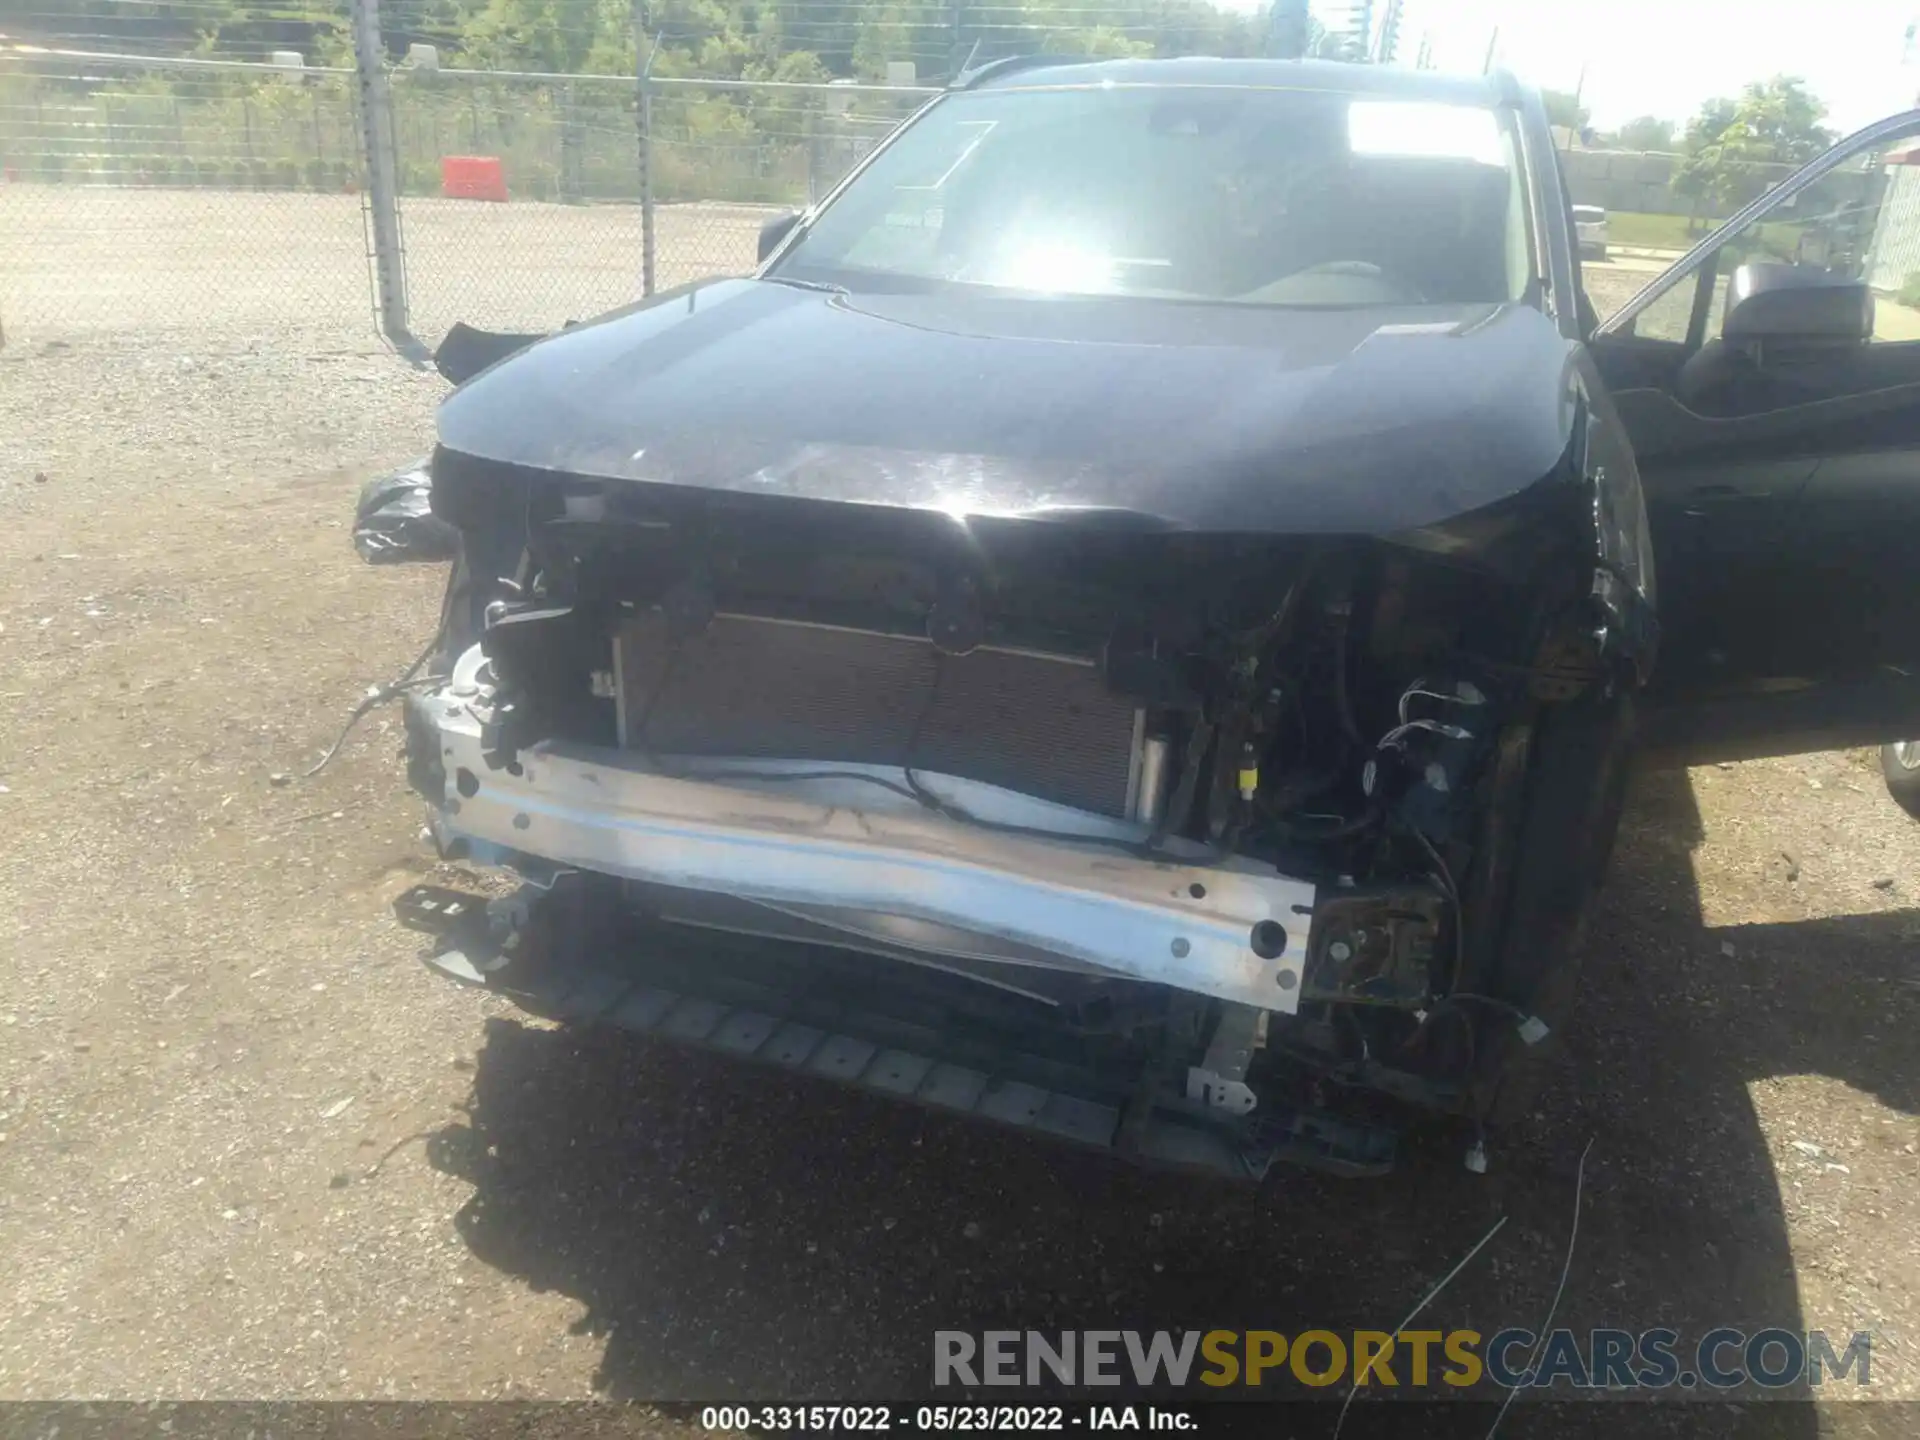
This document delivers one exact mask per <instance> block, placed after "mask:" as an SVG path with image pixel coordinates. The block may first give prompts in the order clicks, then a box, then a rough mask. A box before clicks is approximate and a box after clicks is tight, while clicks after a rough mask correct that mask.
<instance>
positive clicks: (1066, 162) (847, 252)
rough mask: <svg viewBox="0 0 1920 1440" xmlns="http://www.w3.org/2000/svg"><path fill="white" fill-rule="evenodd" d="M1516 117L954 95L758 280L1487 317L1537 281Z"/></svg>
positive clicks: (1450, 108) (1279, 93)
mask: <svg viewBox="0 0 1920 1440" xmlns="http://www.w3.org/2000/svg"><path fill="white" fill-rule="evenodd" d="M1516 151H1517V147H1516V145H1515V143H1514V139H1513V132H1512V127H1511V124H1510V123H1509V117H1508V116H1507V115H1506V114H1505V113H1504V112H1501V111H1496V110H1492V109H1482V108H1475V107H1470V106H1464V105H1452V104H1432V103H1426V102H1409V101H1394V100H1379V99H1374V98H1371V97H1365V96H1355V95H1348V94H1342V93H1338V92H1329V91H1316V90H1263V89H1250V88H1225V87H1165V86H1117V87H1116V86H1100V87H1085V88H1060V89H1029V90H1020V89H1008V90H993V89H989V90H982V91H973V92H967V93H962V94H956V95H951V96H948V97H947V98H945V99H943V100H941V101H940V102H939V103H938V104H936V105H934V106H932V107H931V108H930V109H928V110H927V112H926V113H925V114H924V115H922V116H921V118H920V119H919V120H917V121H916V122H914V123H913V124H912V125H910V126H909V127H907V129H905V130H904V131H902V132H901V133H900V134H899V135H898V136H897V137H896V138H895V139H894V140H893V142H892V143H891V144H889V145H888V146H887V147H886V148H885V149H884V150H883V151H881V153H880V154H879V155H878V156H876V157H875V158H874V160H873V162H872V164H870V165H869V166H868V167H867V168H866V169H865V170H864V171H862V172H861V173H860V174H859V175H858V176H857V177H856V178H855V179H854V180H853V182H852V183H851V184H850V185H849V186H848V187H847V189H846V190H845V191H843V192H842V193H841V195H840V196H839V197H838V198H837V199H836V200H835V201H834V202H833V203H832V204H830V205H828V206H827V207H826V208H825V209H824V210H823V211H822V212H821V213H820V214H819V215H818V216H817V217H816V218H815V219H814V221H813V223H812V224H811V226H810V227H809V228H808V229H807V230H806V231H805V232H804V233H803V235H802V236H801V237H800V238H799V240H798V242H797V243H796V244H795V245H794V246H793V247H792V248H791V249H789V251H788V252H787V253H786V255H785V256H783V257H782V259H781V260H780V262H779V263H778V264H777V265H776V266H775V267H774V269H773V270H772V271H770V272H769V273H770V274H772V275H774V276H776V277H787V278H792V279H800V280H814V281H818V282H825V283H831V284H836V285H842V286H846V287H848V288H851V289H861V288H893V289H899V288H921V287H926V286H940V285H949V284H966V285H985V286H994V287H1000V288H1004V289H1011V290H1017V291H1028V292H1040V293H1046V294H1060V295H1135V296H1154V297H1162V298H1170V299H1183V300H1206V301H1226V302H1233V303H1239V304H1248V305H1282V306H1318V305H1345V306H1352V305H1407V304H1484V303H1497V302H1501V301H1508V300H1517V299H1521V298H1523V297H1524V296H1525V295H1526V294H1527V292H1528V285H1529V282H1530V279H1531V272H1532V268H1533V267H1532V264H1531V250H1530V246H1529V243H1528V231H1527V223H1526V194H1525V190H1524V186H1523V183H1522V180H1521V174H1520V166H1519V164H1518V162H1517V154H1516Z"/></svg>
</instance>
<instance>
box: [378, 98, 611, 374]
mask: <svg viewBox="0 0 1920 1440" xmlns="http://www.w3.org/2000/svg"><path fill="white" fill-rule="evenodd" d="M391 89H392V96H393V104H392V110H393V136H394V152H395V157H396V165H395V169H396V174H397V177H398V184H399V190H400V196H399V209H400V218H401V247H402V250H403V253H404V259H405V266H406V277H407V304H408V315H409V320H410V326H411V328H412V330H413V331H414V333H415V334H417V335H419V336H420V337H421V338H422V339H424V340H427V341H428V342H429V343H431V342H432V341H434V340H437V339H438V338H439V337H440V336H441V335H443V334H444V333H445V332H446V330H447V327H448V326H450V325H451V324H452V323H453V322H454V321H455V320H465V321H467V322H469V323H471V324H476V325H481V326H486V327H492V328H495V329H502V330H523V331H524V330H541V329H549V328H553V327H557V326H559V325H562V324H564V323H566V322H567V321H568V320H581V319H585V318H587V317H588V316H591V315H598V314H600V313H602V312H604V311H606V310H609V309H612V308H613V307H615V306H617V305H623V304H626V303H628V302H630V301H633V300H635V299H638V298H639V297H640V294H641V291H642V278H643V275H642V271H643V267H642V254H643V245H642V240H643V233H642V231H643V227H642V217H641V209H640V201H641V188H640V173H641V172H640V131H639V98H638V90H637V87H636V83H635V81H634V78H633V77H632V76H624V77H623V76H610V75H573V76H538V75H517V74H501V73H493V72H487V71H463V70H440V71H422V72H407V71H401V72H398V73H396V74H395V75H394V77H393V82H392V87H391ZM449 159H452V160H454V161H456V162H458V161H460V160H478V161H480V162H483V164H484V165H486V166H487V167H488V169H489V173H491V171H492V170H493V169H494V168H496V167H497V172H498V175H499V181H500V188H499V190H498V191H497V192H494V194H495V196H496V198H493V199H475V198H461V197H460V196H459V195H458V193H457V189H458V187H457V185H456V186H454V187H453V188H454V190H455V191H456V193H454V194H451V195H450V194H449V193H448V191H449V185H448V182H447V173H448V172H447V169H446V167H447V162H448V161H449Z"/></svg>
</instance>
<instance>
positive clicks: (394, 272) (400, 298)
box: [353, 0, 414, 346]
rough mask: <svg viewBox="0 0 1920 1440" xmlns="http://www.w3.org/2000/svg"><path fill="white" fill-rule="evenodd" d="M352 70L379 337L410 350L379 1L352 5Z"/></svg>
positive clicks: (389, 91)
mask: <svg viewBox="0 0 1920 1440" xmlns="http://www.w3.org/2000/svg"><path fill="white" fill-rule="evenodd" d="M353 64H354V70H355V74H356V78H357V79H358V81H359V96H360V105H359V111H360V147H361V150H362V152H363V153H364V154H365V156H366V161H367V212H368V216H369V218H370V220H371V222H372V225H371V228H372V232H373V274H374V289H375V291H376V292H377V294H378V307H379V312H380V316H379V318H380V332H381V333H382V334H383V335H385V336H386V337H387V339H389V340H391V341H392V342H393V343H394V344H395V345H401V346H409V345H412V344H413V343H414V339H413V334H412V332H411V331H409V330H408V329H407V272H406V265H405V262H404V261H403V259H402V257H401V254H400V186H399V178H398V175H397V173H396V171H397V167H396V166H395V164H394V159H393V92H392V89H391V87H390V85H389V82H388V78H387V56H386V51H385V49H384V48H383V47H382V45H381V43H380V0H353Z"/></svg>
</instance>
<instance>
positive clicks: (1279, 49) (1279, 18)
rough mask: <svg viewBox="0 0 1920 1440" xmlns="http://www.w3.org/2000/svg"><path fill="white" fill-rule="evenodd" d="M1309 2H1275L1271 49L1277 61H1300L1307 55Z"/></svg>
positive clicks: (1284, 0)
mask: <svg viewBox="0 0 1920 1440" xmlns="http://www.w3.org/2000/svg"><path fill="white" fill-rule="evenodd" d="M1307 7H1308V0H1274V6H1273V18H1272V22H1271V23H1272V31H1273V33H1272V36H1271V38H1270V47H1271V49H1272V52H1273V55H1274V57H1275V58H1276V59H1280V60H1298V59H1300V58H1302V57H1303V56H1304V55H1305V54H1306V53H1307V39H1308V28H1309V27H1308V25H1307Z"/></svg>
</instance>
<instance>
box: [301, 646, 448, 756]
mask: <svg viewBox="0 0 1920 1440" xmlns="http://www.w3.org/2000/svg"><path fill="white" fill-rule="evenodd" d="M445 629H446V627H445V624H444V623H443V624H442V625H441V628H440V629H438V630H435V631H434V632H433V638H432V639H431V640H429V641H427V648H426V649H424V650H422V651H421V652H420V653H419V655H418V656H416V657H415V658H414V662H413V663H412V664H411V665H409V666H407V668H406V669H405V670H403V671H402V672H401V674H400V678H399V679H397V680H389V681H388V682H387V683H386V684H384V685H378V686H375V687H374V688H373V689H372V690H369V691H368V692H367V693H366V694H365V695H363V696H361V697H360V703H359V704H358V705H356V706H354V707H353V713H352V714H351V715H349V716H347V723H346V724H345V725H343V726H341V727H340V733H339V735H337V736H335V737H334V742H333V744H332V745H330V746H329V747H328V748H327V753H326V754H324V755H322V756H321V757H320V759H319V762H318V763H317V764H315V765H314V766H313V768H312V769H310V770H303V771H301V772H300V778H301V779H302V780H311V779H312V778H313V777H314V776H316V775H318V774H319V773H320V772H321V771H322V770H324V769H326V768H327V766H328V765H330V764H331V763H332V762H333V757H334V756H336V755H338V754H339V753H340V747H341V746H342V745H344V744H346V743H347V736H349V735H351V734H352V733H353V727H354V726H356V725H358V724H359V723H360V722H361V720H363V719H365V718H366V715H367V712H368V711H370V710H372V709H373V708H374V706H376V705H384V704H386V703H387V701H389V700H392V699H393V698H394V697H396V696H398V695H400V694H401V693H402V692H404V691H406V690H408V689H410V688H411V687H413V686H415V685H425V684H429V683H437V679H438V677H436V676H432V675H423V676H421V677H420V679H418V680H416V679H414V676H415V675H418V674H419V672H420V667H421V666H422V665H424V664H426V663H427V657H428V656H430V655H432V654H433V652H434V651H435V650H436V649H437V648H439V645H440V636H441V635H442V634H443V633H444V631H445Z"/></svg>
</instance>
